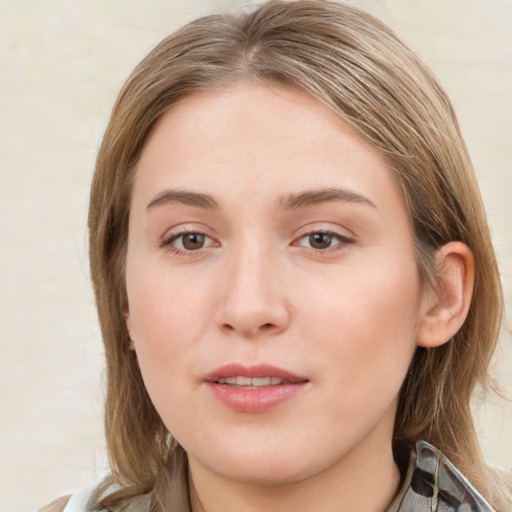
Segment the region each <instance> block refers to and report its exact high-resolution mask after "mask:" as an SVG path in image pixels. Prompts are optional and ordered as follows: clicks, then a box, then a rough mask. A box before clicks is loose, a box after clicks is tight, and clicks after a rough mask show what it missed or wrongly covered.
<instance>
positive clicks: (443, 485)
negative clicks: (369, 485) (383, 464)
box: [38, 441, 495, 512]
mask: <svg viewBox="0 0 512 512" xmlns="http://www.w3.org/2000/svg"><path fill="white" fill-rule="evenodd" d="M95 489H96V486H92V487H90V488H88V489H85V490H83V491H81V492H79V493H77V494H74V495H72V496H71V498H70V499H69V501H67V500H66V499H64V500H63V499H62V498H61V501H60V503H57V502H53V503H51V504H50V505H47V506H46V507H44V508H42V509H40V510H39V511H38V512H108V510H107V509H106V508H103V507H101V508H99V509H98V508H88V507H87V503H88V501H89V499H90V496H91V495H92V494H93V492H94V490H95ZM113 490H114V489H113V488H112V489H111V491H113ZM183 501H184V502H185V501H187V500H183ZM150 502H151V494H144V495H141V496H138V497H137V498H136V500H135V501H134V502H132V503H130V505H128V506H126V507H124V508H122V509H121V508H116V509H115V510H113V511H111V512H149V510H150ZM172 512H189V510H179V511H178V510H176V511H174V510H173V511H172ZM386 512H495V511H494V509H493V508H492V507H491V506H490V505H489V503H487V501H486V500H485V499H484V498H483V497H482V496H481V495H480V493H479V492H478V491H477V490H476V489H475V488H474V487H473V486H472V485H471V484H470V483H469V482H468V481H467V480H466V478H465V477H464V476H463V475H462V474H461V473H460V471H458V470H457V469H456V468H455V467H454V466H453V464H452V463H451V462H450V461H449V460H448V459H447V458H446V457H445V456H444V455H443V454H442V453H441V452H440V451H439V450H437V449H436V448H434V447H433V446H432V445H430V444H428V443H427V442H425V441H419V442H418V443H417V444H416V446H415V449H414V450H413V451H412V452H411V460H410V464H409V470H408V471H407V475H406V477H405V479H404V483H403V485H402V488H401V490H400V491H399V492H398V494H397V495H396V497H395V499H394V500H393V502H392V504H391V505H390V507H389V508H388V509H387V511H386Z"/></svg>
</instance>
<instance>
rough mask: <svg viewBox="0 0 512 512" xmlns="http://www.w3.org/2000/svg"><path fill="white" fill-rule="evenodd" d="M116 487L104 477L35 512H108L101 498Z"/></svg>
mask: <svg viewBox="0 0 512 512" xmlns="http://www.w3.org/2000/svg"><path fill="white" fill-rule="evenodd" d="M117 487H118V486H117V484H115V483H114V480H113V478H112V477H111V476H110V475H108V476H104V477H102V478H101V479H99V480H97V481H96V482H95V483H93V484H92V485H89V486H87V487H85V488H83V489H81V490H80V491H78V492H76V493H74V494H70V495H68V496H62V497H60V498H57V499H56V500H54V501H52V502H51V503H49V504H48V505H46V506H44V507H42V508H40V509H38V510H37V512H108V511H109V509H107V508H105V507H104V506H103V505H102V504H101V501H102V498H103V496H105V495H106V494H108V493H110V492H113V491H115V490H116V488H117ZM112 512H116V511H112ZM141 512H144V511H141Z"/></svg>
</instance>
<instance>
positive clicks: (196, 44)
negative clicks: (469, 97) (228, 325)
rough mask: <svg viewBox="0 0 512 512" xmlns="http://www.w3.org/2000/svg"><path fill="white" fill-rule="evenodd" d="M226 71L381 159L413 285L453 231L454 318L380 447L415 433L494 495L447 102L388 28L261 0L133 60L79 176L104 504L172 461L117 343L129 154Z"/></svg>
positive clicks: (494, 293)
mask: <svg viewBox="0 0 512 512" xmlns="http://www.w3.org/2000/svg"><path fill="white" fill-rule="evenodd" d="M240 80H252V81H257V82H259V83H264V84H267V83H280V84H284V85H287V86H289V87H292V88H296V89H300V90H302V91H305V92H306V93H308V94H310V95H311V96H312V97H313V98H315V99H316V100H318V101H319V102H321V103H323V104H324V105H325V106H327V107H328V108H329V109H331V110H332V111H334V112H335V113H336V114H338V115H339V116H340V117H341V118H343V119H344V120H345V121H347V122H349V123H350V124H351V125H352V126H353V127H354V128H355V129H356V130H358V131H359V132H360V133H361V134H362V135H363V136H364V137H366V139H367V140H368V141H370V142H371V143H372V144H373V145H374V146H375V147H377V148H379V149H380V150H381V151H382V152H383V153H384V154H385V155H386V156H387V159H388V161H389V163H390V171H391V172H392V173H393V174H394V176H395V178H396V181H397V183H398V186H399V187H400V188H401V190H402V192H403V196H404V199H405V202H406V205H407V208H408V211H409V214H410V218H411V222H412V225H413V230H414V237H415V244H416V252H417V261H418V268H419V271H420V274H421V276H422V279H423V283H424V285H425V286H435V281H436V269H435V266H434V258H433V256H434V254H435V252H436V250H437V249H438V248H439V247H440V246H442V245H443V244H445V243H447V242H449V241H453V240H459V241H462V242H464V243H466V244H467V245H468V246H469V247H470V248H471V250H472V251H473V254H474V257H475V267H476V274H475V288H474V296H473V301H472V305H471V308H470V311H469V314H468V317H467V319H466V321H465V323H464V325H463V326H462V328H461V329H460V331H459V332H458V333H457V334H456V335H455V336H454V337H453V338H452V339H451V340H450V341H449V342H448V343H446V344H444V345H443V346H441V347H439V348H435V349H429V350H427V349H424V348H418V349H417V350H416V353H415V355H414V358H413V361H412V363H411V366H410V370H409V372H408V375H407V377H406V379H405V382H404V383H403V386H402V389H401V393H400V400H399V405H398V411H397V415H396V423H395V432H394V452H395V458H396V460H397V462H398V463H399V464H402V463H403V460H404V458H405V457H407V456H408V455H406V452H407V453H408V450H409V448H407V445H408V444H409V443H413V442H415V441H417V440H419V439H425V440H427V441H429V442H431V443H432V444H434V445H435V446H437V447H438V448H439V449H440V450H441V451H442V452H443V453H445V455H447V456H448V458H449V459H451V461H452V462H453V463H454V464H455V465H456V466H458V467H459V468H460V469H461V471H462V472H463V473H465V474H466V476H467V477H468V478H469V479H470V481H472V482H473V484H474V485H475V486H476V487H477V488H478V489H479V490H480V491H481V492H482V493H483V494H484V495H485V496H488V497H489V499H491V500H493V499H494V500H495V503H496V504H500V496H499V494H500V493H499V492H494V491H493V489H492V487H493V485H492V479H491V478H489V477H488V472H487V471H486V469H485V465H484V463H483V460H482V456H481V453H480V449H479V445H478V441H477V438H476V434H475V430H474V426H473V420H472V416H471V410H470V398H471V396H472V393H473V391H474V389H475V386H477V385H481V386H483V387H484V388H485V387H486V386H487V385H488V384H489V375H488V367H489V362H490V358H491V355H492V353H493V351H494V348H495V344H496V341H497V338H498V333H499V329H500V324H501V318H502V314H503V295H502V290H501V284H500V279H499V273H498V268H497V264H496V259H495V255H494V251H493V248H492V244H491V240H490V235H489V230H488V226H487V223H486V216H485V211H484V207H483V204H482V200H481V197H480V193H479V189H478V185H477V183H476V179H475V175H474V172H473V168H472V164H471V161H470V158H469V156H468V153H467V150H466V146H465V144H464V141H463V139H462V136H461V133H460V130H459V126H458V124H457V120H456V116H455V113H454V111H453V108H452V105H451V103H450V100H449V98H448V96H447V94H446V93H445V92H444V90H443V89H442V87H441V86H440V84H439V82H438V81H437V79H436V78H435V76H434V75H433V74H432V72H431V71H430V70H429V69H428V68H427V66H426V65H425V64H424V63H423V62H422V61H421V60H420V59H419V58H418V57H417V56H416V55H415V54H414V53H413V52H412V51H411V50H410V49H409V48H408V47H407V46H405V45H404V44H403V43H402V42H401V41H400V40H399V39H398V38H397V37H396V36H395V35H394V33H393V32H392V31H391V30H390V29H389V28H388V27H387V26H385V25H384V24H383V23H381V22H380V21H379V20H377V19H376V18H374V17H373V16H371V15H369V14H367V13H365V12H363V11H361V10H359V9H356V8H354V7H350V6H347V5H344V4H339V3H334V2H329V1H315V0H298V1H295V2H283V1H271V2H267V3H264V4H262V5H261V6H260V7H258V8H255V9H254V10H251V11H249V12H243V13H241V14H233V15H230V14H223V15H212V16H207V17H203V18H200V19H198V20H196V21H194V22H192V23H190V24H188V25H186V26H185V27H183V28H182V29H180V30H178V31H177V32H176V33H174V34H172V35H171V36H170V37H168V38H166V39H165V40H164V41H162V42H161V43H160V44H159V45H158V46H157V47H156V48H155V49H154V50H153V51H152V52H151V53H150V54H149V55H148V56H147V57H146V58H145V59H144V60H143V61H142V62H141V63H140V64H139V65H138V66H137V68H136V69H135V70H134V72H133V73H132V75H131V76H130V77H129V79H128V80H127V82H126V84H125V85H124V87H123V89H122V91H121V93H120V95H119V97H118V99H117V102H116V104H115V106H114V108H113V112H112V116H111V118H110V121H109V124H108V127H107V130H106V133H105V137H104V139H103V143H102V145H101V148H100V151H99V154H98V159H97V164H96V171H95V174H94V179H93V184H92V191H91V201H90V212H89V232H90V261H91V275H92V280H93V284H94V289H95V293H96V301H97V307H98V313H99V318H100V323H101V328H102V333H103V339H104V344H105V352H106V359H107V376H108V381H107V382H108V388H107V396H106V436H107V443H108V451H109V455H110V461H111V466H112V469H113V472H114V474H115V475H116V477H117V478H118V479H119V480H120V481H122V482H124V484H125V490H124V491H123V492H121V493H118V494H116V495H115V496H116V498H115V499H114V501H115V500H117V501H119V500H121V499H124V498H126V497H129V496H133V495H136V494H140V493H143V492H148V491H149V490H150V489H152V488H153V487H154V485H155V479H156V475H157V474H158V472H159V471H163V470H164V468H165V470H166V471H170V469H169V468H173V467H174V468H176V466H179V467H181V466H180V465H182V464H184V462H183V461H184V460H185V461H186V458H185V457H184V456H183V453H182V449H181V448H180V447H179V446H177V445H176V443H175V442H174V441H173V440H172V438H171V436H170V434H169V432H168V431H167V429H166V428H165V426H164V424H163V422H162V420H161V419H160V417H159V415H158V413H157V411H156V410H155V408H154V406H153V405H152V403H151V400H150V398H149V396H148V394H147V392H146V389H145V387H144V384H143V381H142V378H141V374H140V371H139V366H138V364H137V360H136V356H135V354H134V352H132V351H130V350H129V349H128V346H129V338H128V333H127V330H126V326H125V320H124V314H125V312H126V311H127V298H126V289H125V274H124V269H125V258H126V245H127V238H128V217H129V211H130V196H131V186H132V183H133V175H134V173H135V172H136V165H137V159H138V157H139V155H140V152H141V148H142V147H143V145H144V142H145V140H146V138H147V136H148V134H149V133H150V131H151V129H152V128H153V126H154V125H155V123H156V121H157V120H158V119H159V118H160V117H161V116H162V114H163V113H164V112H165V111H167V110H168V109H170V108H172V106H173V105H174V104H175V103H176V102H177V101H179V100H180V99H182V98H183V97H184V96H185V95H190V94H193V93H194V92H195V91H203V90H207V89H216V88H221V87H223V86H225V85H227V84H230V83H233V82H236V81H240ZM177 414H179V411H178V412H177ZM177 460H182V462H180V463H176V461H177ZM502 499H505V498H502ZM503 503H504V502H503Z"/></svg>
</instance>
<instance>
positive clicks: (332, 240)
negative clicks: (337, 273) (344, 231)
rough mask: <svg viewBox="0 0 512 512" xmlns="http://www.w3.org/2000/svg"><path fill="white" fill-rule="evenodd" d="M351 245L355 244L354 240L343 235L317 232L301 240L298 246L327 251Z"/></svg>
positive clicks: (308, 234)
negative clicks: (343, 245)
mask: <svg viewBox="0 0 512 512" xmlns="http://www.w3.org/2000/svg"><path fill="white" fill-rule="evenodd" d="M350 243H353V240H352V239H350V238H347V237H345V236H343V235H339V234H337V233H332V232H329V231H315V232H312V233H307V234H306V235H304V236H302V237H301V238H299V240H298V242H297V245H299V246H301V247H307V248H309V249H314V250H315V251H326V250H328V249H333V248H336V247H338V246H340V245H342V244H350Z"/></svg>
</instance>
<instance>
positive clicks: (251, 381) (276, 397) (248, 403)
mask: <svg viewBox="0 0 512 512" xmlns="http://www.w3.org/2000/svg"><path fill="white" fill-rule="evenodd" d="M204 381H205V383H206V384H207V387H208V388H209V389H210V391H211V392H212V394H213V396H214V397H215V398H217V399H218V400H219V401H220V403H221V404H222V405H224V406H227V407H228V408H229V409H231V410H234V411H236V412H242V413H262V412H266V411H269V410H271V409H274V408H276V407H278V406H279V405H282V404H284V403H285V402H288V401H289V400H291V399H292V398H294V397H295V396H297V395H298V394H299V393H300V392H301V391H302V390H304V389H305V387H306V384H307V383H308V382H309V379H307V378H306V377H302V376H299V375H295V374H293V373H291V372H289V371H288V370H284V369H282V368H278V367H276V366H272V365H267V364H261V365H257V366H249V367H245V366H242V365H239V364H231V365H225V366H223V367H221V368H219V369H217V370H215V371H214V372H212V373H211V374H209V375H207V376H206V377H205V378H204Z"/></svg>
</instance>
